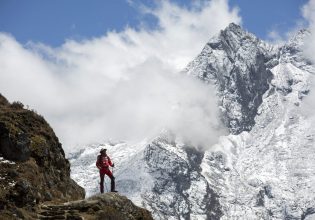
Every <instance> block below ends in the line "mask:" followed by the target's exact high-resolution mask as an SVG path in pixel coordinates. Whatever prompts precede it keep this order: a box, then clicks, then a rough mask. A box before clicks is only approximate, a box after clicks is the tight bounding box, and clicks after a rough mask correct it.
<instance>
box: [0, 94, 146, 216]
mask: <svg viewBox="0 0 315 220" xmlns="http://www.w3.org/2000/svg"><path fill="white" fill-rule="evenodd" d="M84 196H85V191H84V189H83V188H82V187H80V186H79V185H78V184H77V183H76V182H75V181H73V180H72V179H71V178H70V163H69V161H68V160H67V159H66V158H65V154H64V151H63V149H62V147H61V144H60V143H59V141H58V138H57V137H56V135H55V134H54V132H53V130H52V129H51V127H50V126H49V125H48V124H47V122H46V121H45V120H44V118H43V117H42V116H40V115H38V114H37V113H35V112H34V111H30V110H27V109H24V107H23V104H22V103H19V102H14V103H12V104H10V103H9V102H8V101H7V100H6V99H5V97H3V96H2V95H1V94H0V219H6V220H9V219H115V220H116V219H152V217H151V214H150V213H149V212H148V211H146V210H144V209H141V208H138V207H136V206H135V205H133V204H132V202H131V201H130V200H128V199H127V198H126V197H123V196H120V195H118V194H106V195H99V196H95V197H93V198H90V199H88V200H83V199H84Z"/></svg>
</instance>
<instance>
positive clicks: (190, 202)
mask: <svg viewBox="0 0 315 220" xmlns="http://www.w3.org/2000/svg"><path fill="white" fill-rule="evenodd" d="M308 34H309V32H308V31H307V30H302V31H300V32H298V33H297V34H296V35H295V36H294V37H293V38H292V39H291V40H290V41H289V42H288V43H286V44H284V45H282V46H272V45H269V44H267V43H266V42H263V41H261V40H259V39H258V38H257V37H255V36H254V35H252V34H250V33H248V32H246V31H244V30H243V29H242V28H241V27H239V26H238V25H235V24H230V25H229V26H228V27H227V28H226V29H225V30H223V31H221V32H220V33H219V34H218V35H217V36H215V37H214V38H212V39H211V40H210V41H209V42H208V43H207V44H206V46H205V47H204V49H203V50H202V52H201V53H200V55H199V56H197V57H196V59H195V60H193V61H192V62H191V63H190V64H189V65H188V67H187V68H186V69H185V70H184V73H185V74H188V75H191V76H193V77H198V78H200V79H201V80H203V81H205V83H209V84H214V85H216V88H217V94H218V97H219V100H220V103H219V106H220V109H221V111H222V120H223V121H224V123H225V124H226V126H227V127H228V128H229V129H230V131H231V134H230V135H228V136H224V137H220V139H219V142H218V143H217V144H216V145H215V146H212V147H211V148H210V149H209V150H206V151H199V150H197V148H194V147H193V146H187V145H186V144H183V143H180V142H179V141H177V139H176V137H175V135H174V134H172V133H171V132H170V131H165V132H163V133H161V135H160V136H159V137H157V138H155V139H153V140H146V141H143V142H142V143H138V144H132V145H131V144H127V143H107V144H102V145H94V146H88V147H86V148H85V149H83V150H81V151H80V152H76V153H74V154H71V155H69V157H70V158H69V159H70V162H71V164H72V174H71V175H72V177H73V178H74V179H75V180H77V181H78V183H79V184H80V185H81V186H83V187H84V188H85V189H86V192H87V195H88V196H90V195H93V194H95V193H96V192H97V191H98V182H97V181H98V176H97V175H98V174H97V170H96V168H95V165H94V163H95V159H96V156H97V153H98V152H99V150H100V149H101V148H102V147H106V148H107V149H108V152H109V154H110V155H111V156H112V159H113V160H114V162H115V164H116V167H117V170H114V175H115V176H116V180H117V188H118V190H119V191H120V192H122V194H125V195H127V196H128V197H129V198H131V200H132V201H133V202H135V203H136V204H138V205H141V206H142V207H145V208H147V209H149V210H150V211H152V213H153V216H154V217H155V218H156V219H211V220H213V219H227V220H228V219H266V220H267V219H308V220H309V219H314V218H315V162H314V158H315V146H314V141H313V136H314V134H315V131H314V128H313V127H312V124H311V121H310V120H309V119H308V118H307V116H305V115H304V114H303V102H304V98H305V97H306V96H307V95H308V93H309V92H310V89H311V88H310V78H311V76H312V75H313V74H314V73H315V68H314V66H313V65H312V63H310V62H309V61H307V59H305V57H304V56H303V53H302V48H303V41H304V38H305V36H307V35H308ZM83 170H84V171H83Z"/></svg>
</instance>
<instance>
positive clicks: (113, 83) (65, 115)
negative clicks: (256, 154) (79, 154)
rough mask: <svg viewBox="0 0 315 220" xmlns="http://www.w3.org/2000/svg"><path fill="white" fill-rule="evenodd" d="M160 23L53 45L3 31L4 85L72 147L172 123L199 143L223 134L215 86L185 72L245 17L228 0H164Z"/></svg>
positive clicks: (148, 132) (0, 84) (142, 134)
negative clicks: (188, 0) (182, 1)
mask: <svg viewBox="0 0 315 220" xmlns="http://www.w3.org/2000/svg"><path fill="white" fill-rule="evenodd" d="M142 12H143V13H148V14H150V15H151V16H154V17H155V18H156V19H157V21H158V25H157V27H154V28H152V27H151V28H147V27H145V25H144V26H140V27H138V28H130V27H126V28H125V30H124V31H122V32H107V33H106V35H104V36H102V37H97V38H93V39H86V40H83V41H75V40H67V41H66V42H65V43H64V44H63V45H62V46H60V47H58V48H52V47H50V46H49V45H44V44H40V43H36V44H35V43H31V42H30V43H28V44H27V45H21V44H20V43H18V42H17V41H16V40H15V39H14V37H13V36H10V35H9V34H5V33H0V70H1V72H0V88H1V93H3V95H5V96H6V97H7V98H8V99H9V100H10V101H13V100H20V101H22V102H23V103H24V104H26V105H29V106H30V108H33V109H36V110H37V111H38V112H39V113H40V114H42V115H43V116H44V117H45V118H46V119H47V120H48V121H49V123H50V124H51V125H52V127H53V128H54V130H55V132H56V134H57V136H58V137H59V138H60V140H61V142H62V143H63V146H64V148H65V150H66V151H68V152H69V151H71V150H73V148H74V147H75V146H83V145H85V144H89V143H93V142H94V143H95V142H102V141H104V140H107V139H115V140H131V141H138V140H141V139H143V138H147V137H151V136H154V135H156V134H158V133H159V132H160V131H161V130H162V129H171V130H173V131H174V132H175V133H176V134H177V135H178V136H180V137H182V138H183V140H185V141H189V142H191V143H192V144H195V145H207V146H209V145H211V144H213V143H215V141H216V139H217V137H218V136H219V135H220V132H221V131H220V129H218V127H219V126H220V123H219V120H218V114H217V107H216V99H215V94H214V92H213V89H212V88H211V87H210V86H206V85H204V84H203V83H201V82H199V81H197V80H195V79H192V78H189V77H185V76H183V75H180V74H178V72H179V71H180V70H182V69H183V68H184V67H185V66H186V65H187V64H188V62H189V61H191V60H192V59H193V58H194V57H195V56H196V55H197V54H198V53H199V52H200V51H201V49H202V47H203V46H204V44H205V43H206V42H207V41H208V39H209V38H210V37H211V36H212V35H214V34H216V33H218V32H219V31H220V30H221V29H223V28H225V27H226V26H227V25H228V24H229V23H230V22H235V23H240V22H241V19H240V17H239V15H238V10H237V9H236V8H233V9H231V8H230V7H229V5H228V2H227V0H212V1H196V2H195V4H194V5H193V6H191V7H189V8H183V7H180V6H178V5H176V4H174V3H172V2H170V1H162V2H161V3H159V4H158V6H157V7H156V8H154V9H150V8H143V9H142Z"/></svg>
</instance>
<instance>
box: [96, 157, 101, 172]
mask: <svg viewBox="0 0 315 220" xmlns="http://www.w3.org/2000/svg"><path fill="white" fill-rule="evenodd" d="M96 167H97V168H98V169H99V170H100V169H101V168H102V167H101V161H100V156H97V160H96Z"/></svg>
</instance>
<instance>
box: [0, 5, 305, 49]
mask: <svg viewBox="0 0 315 220" xmlns="http://www.w3.org/2000/svg"><path fill="white" fill-rule="evenodd" d="M132 2H133V3H131V1H130V0H129V1H127V0H106V1H104V0H90V1H86V0H67V1H64V0H51V1H43V0H28V1H22V0H0V31H1V32H7V33H10V34H11V35H13V36H14V37H15V38H16V39H17V41H19V42H20V43H22V44H24V43H26V42H28V41H33V42H42V43H45V44H48V45H51V46H59V45H61V44H62V43H64V41H65V39H77V40H80V39H86V38H87V39H89V38H92V37H99V36H102V35H104V34H105V33H106V32H108V31H112V30H116V31H121V30H123V29H124V27H126V26H127V25H128V26H130V27H139V26H140V24H143V23H145V24H146V25H149V26H151V28H154V26H155V25H156V24H155V20H154V19H152V16H146V15H144V14H143V13H141V10H140V9H139V5H141V4H142V5H145V6H148V7H155V3H154V1H150V0H133V1H132ZM172 2H176V3H177V4H179V5H181V6H184V7H190V5H191V2H192V1H189V0H176V1H175V0H174V1H172ZM306 2H307V0H230V1H229V5H230V6H233V7H238V8H239V9H240V16H241V17H242V22H243V26H244V27H245V28H246V29H247V30H249V31H251V32H253V33H255V34H256V35H257V36H259V37H260V38H263V39H266V38H267V36H268V33H269V32H270V31H272V30H277V31H279V32H280V34H281V33H282V34H283V33H285V32H287V31H289V30H290V29H292V28H294V27H295V26H296V23H297V22H298V21H301V20H302V17H301V13H300V8H301V6H302V5H304V4H305V3H306Z"/></svg>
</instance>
